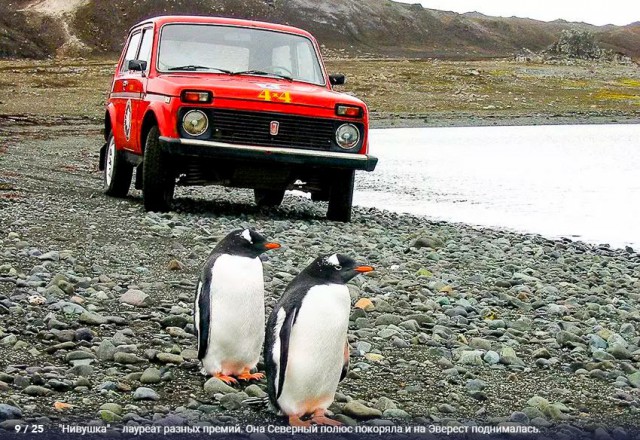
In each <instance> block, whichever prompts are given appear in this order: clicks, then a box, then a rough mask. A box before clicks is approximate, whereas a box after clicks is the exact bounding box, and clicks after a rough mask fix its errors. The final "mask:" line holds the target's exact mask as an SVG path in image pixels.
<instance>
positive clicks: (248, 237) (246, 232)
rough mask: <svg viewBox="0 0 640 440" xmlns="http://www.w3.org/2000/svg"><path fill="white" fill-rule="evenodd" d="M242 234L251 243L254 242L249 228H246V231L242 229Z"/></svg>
mask: <svg viewBox="0 0 640 440" xmlns="http://www.w3.org/2000/svg"><path fill="white" fill-rule="evenodd" d="M240 235H241V236H242V238H244V239H245V240H247V241H248V242H249V243H251V244H253V240H252V239H251V232H249V230H248V229H245V230H244V231H242V234H240Z"/></svg>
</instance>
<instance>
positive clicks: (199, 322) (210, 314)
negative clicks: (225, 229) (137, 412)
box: [194, 229, 280, 383]
mask: <svg viewBox="0 0 640 440" xmlns="http://www.w3.org/2000/svg"><path fill="white" fill-rule="evenodd" d="M279 247H280V245H279V244H278V243H272V242H267V240H266V239H265V238H264V237H263V236H262V235H260V234H258V233H257V232H256V231H254V230H252V229H239V230H236V231H233V232H231V233H230V234H229V235H227V236H226V237H225V238H223V239H222V241H220V243H218V245H217V246H216V247H215V248H214V249H213V251H212V252H211V255H209V258H208V259H207V261H206V263H205V264H204V267H203V269H202V273H201V274H200V280H199V281H198V287H197V289H196V299H195V313H194V320H195V327H196V336H197V338H198V359H200V361H201V362H202V373H203V374H205V375H211V376H215V377H217V378H219V379H221V380H223V381H224V382H226V383H235V382H237V379H241V380H251V379H262V378H263V377H264V375H263V374H262V373H255V374H252V373H251V370H252V369H254V368H255V366H256V365H257V363H258V359H259V357H260V352H261V350H262V343H263V342H264V322H265V310H264V278H263V273H262V261H261V260H260V254H262V253H263V252H265V251H268V250H270V249H277V248H279ZM234 376H235V377H234ZM236 378H237V379H236Z"/></svg>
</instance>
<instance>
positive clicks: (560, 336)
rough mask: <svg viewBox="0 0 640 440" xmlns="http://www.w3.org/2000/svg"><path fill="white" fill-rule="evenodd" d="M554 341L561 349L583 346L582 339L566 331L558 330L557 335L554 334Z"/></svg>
mask: <svg viewBox="0 0 640 440" xmlns="http://www.w3.org/2000/svg"><path fill="white" fill-rule="evenodd" d="M556 341H557V342H558V344H560V346H563V347H565V346H569V347H574V346H575V345H576V344H584V341H583V340H582V338H580V336H578V335H576V334H573V333H571V332H568V331H566V330H560V331H559V332H558V333H556Z"/></svg>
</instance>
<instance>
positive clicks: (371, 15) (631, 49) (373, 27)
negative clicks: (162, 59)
mask: <svg viewBox="0 0 640 440" xmlns="http://www.w3.org/2000/svg"><path fill="white" fill-rule="evenodd" d="M163 14H182V15H186V14H194V15H219V16H227V17H236V18H249V19H256V20H265V21H273V22H278V23H285V24H290V25H293V26H298V27H302V28H305V29H307V30H309V31H311V32H312V33H313V34H314V35H316V37H317V38H318V39H319V40H320V42H321V43H322V44H324V45H325V46H326V47H327V48H330V49H337V50H342V51H346V52H348V53H351V54H371V55H375V56H409V57H419V58H427V57H441V58H449V59H456V58H462V59H469V58H487V57H505V56H511V55H512V54H513V53H514V52H517V51H519V50H521V49H522V48H527V49H530V50H533V51H538V50H541V49H544V48H546V47H547V46H548V45H550V44H552V43H553V42H554V41H556V40H557V38H558V36H559V35H560V33H561V32H562V30H564V29H572V28H578V29H583V30H589V31H591V32H593V33H594V34H595V35H596V38H597V39H598V41H599V43H600V44H601V46H602V47H603V48H606V49H611V50H613V51H615V52H622V53H625V54H627V55H629V56H631V57H634V58H638V57H640V23H633V24H631V25H628V26H600V27H598V26H592V25H588V24H585V23H568V22H566V21H563V20H556V21H553V22H542V21H537V20H531V19H524V18H516V17H512V18H498V17H489V16H485V15H483V14H478V13H469V14H457V13H453V12H443V11H436V10H433V9H425V8H423V7H422V6H421V5H419V4H416V5H409V4H404V3H398V2H394V1H390V0H137V1H131V0H110V1H108V2H107V1H101V0H13V1H11V0H10V1H8V2H6V3H4V4H1V5H0V57H36V58H37V57H46V56H50V55H55V54H56V53H65V54H72V55H73V54H77V53H81V54H86V53H91V54H94V55H96V54H112V53H117V52H119V51H120V49H121V46H122V44H123V41H124V37H125V35H126V33H127V30H128V29H129V28H130V27H131V26H132V25H134V24H135V23H137V22H139V21H140V20H142V19H145V18H148V17H151V16H154V15H163Z"/></svg>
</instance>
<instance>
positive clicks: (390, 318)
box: [375, 313, 404, 326]
mask: <svg viewBox="0 0 640 440" xmlns="http://www.w3.org/2000/svg"><path fill="white" fill-rule="evenodd" d="M403 320H404V319H403V318H402V317H401V316H396V315H391V314H388V313H385V314H382V315H380V316H378V317H377V318H376V321H375V325H376V326H378V325H387V326H388V325H398V324H400V323H401V322H402V321H403Z"/></svg>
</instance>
